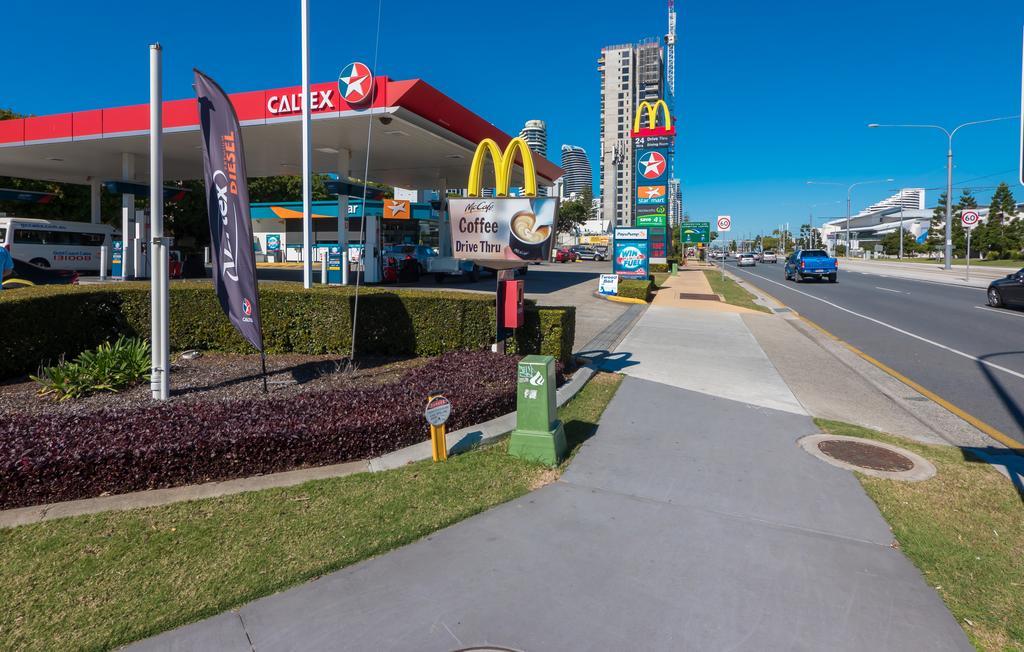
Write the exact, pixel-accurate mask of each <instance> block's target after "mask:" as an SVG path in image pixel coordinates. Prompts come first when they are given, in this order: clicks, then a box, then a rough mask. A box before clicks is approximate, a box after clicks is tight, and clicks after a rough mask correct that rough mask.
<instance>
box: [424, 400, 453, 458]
mask: <svg viewBox="0 0 1024 652" xmlns="http://www.w3.org/2000/svg"><path fill="white" fill-rule="evenodd" d="M451 414H452V402H451V401H449V400H448V399H446V398H445V397H444V396H441V395H440V394H432V395H431V396H430V397H429V398H428V399H427V409H426V410H425V411H424V412H423V416H424V417H426V419H427V423H429V424H430V447H431V449H432V455H433V458H434V461H435V462H443V461H445V460H446V459H448V439H447V437H446V436H445V432H444V424H445V422H446V421H447V420H448V417H450V416H451Z"/></svg>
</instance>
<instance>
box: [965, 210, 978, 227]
mask: <svg viewBox="0 0 1024 652" xmlns="http://www.w3.org/2000/svg"><path fill="white" fill-rule="evenodd" d="M980 220H981V216H980V215H978V211H964V212H962V213H960V221H961V222H962V223H963V225H964V228H965V229H973V228H974V227H976V226H978V222H979V221H980Z"/></svg>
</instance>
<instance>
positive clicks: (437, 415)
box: [423, 395, 452, 426]
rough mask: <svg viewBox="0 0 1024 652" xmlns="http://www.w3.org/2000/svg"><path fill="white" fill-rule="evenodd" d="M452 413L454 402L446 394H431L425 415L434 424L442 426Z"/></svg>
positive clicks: (428, 421)
mask: <svg viewBox="0 0 1024 652" xmlns="http://www.w3.org/2000/svg"><path fill="white" fill-rule="evenodd" d="M451 414H452V403H451V401H449V400H448V399H447V398H445V397H444V396H440V395H438V396H431V397H430V400H429V401H428V402H427V409H426V410H425V411H424V413H423V416H425V417H426V419H427V423H429V424H430V425H432V426H442V425H444V423H445V422H446V421H448V417H450V416H451Z"/></svg>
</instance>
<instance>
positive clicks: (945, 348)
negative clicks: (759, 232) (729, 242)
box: [746, 272, 1024, 380]
mask: <svg viewBox="0 0 1024 652" xmlns="http://www.w3.org/2000/svg"><path fill="white" fill-rule="evenodd" d="M746 273H747V274H750V275H752V276H756V277H758V278H763V279H764V280H766V281H768V282H769V283H774V284H775V285H778V286H779V287H781V288H785V289H787V290H791V291H793V292H796V293H797V294H802V295H804V296H805V297H807V298H809V299H814V300H815V301H820V302H822V303H824V304H827V305H830V306H832V307H833V308H836V309H837V310H842V311H843V312H847V313H850V314H851V315H853V316H855V317H860V318H861V319H866V320H868V321H870V322H874V323H876V324H878V325H879V326H885V327H886V328H889V329H892V330H894V331H896V332H897V333H900V334H902V335H906V336H907V337H912V338H914V339H915V340H919V341H921V342H924V343H925V344H931V345H932V346H934V347H936V348H939V349H942V350H943V351H949V352H950V353H953V354H955V355H959V356H961V357H963V358H967V359H968V360H973V361H974V362H977V363H978V364H983V365H985V366H986V367H991V368H992V369H996V370H998V371H1002V372H1003V373H1006V374H1009V375H1011V376H1014V377H1016V378H1020V379H1021V380H1024V374H1022V373H1019V372H1016V371H1014V370H1013V369H1007V368H1006V367H1003V366H1002V365H997V364H995V363H992V362H989V361H988V360H982V359H981V358H978V357H976V356H973V355H971V354H970V353H964V352H963V351H960V350H958V349H954V348H953V347H951V346H946V345H945V344H941V343H939V342H936V341H934V340H930V339H928V338H926V337H921V336H920V335H917V334H915V333H911V332H910V331H906V330H903V329H902V328H900V327H898V326H893V325H892V324H887V323H885V322H884V321H882V320H880V319H875V318H874V317H868V316H867V315H862V314H861V313H859V312H855V311H853V310H850V309H849V308H844V307H843V306H840V305H839V304H837V303H832V302H831V301H826V300H825V299H822V298H820V297H816V296H814V295H813V294H807V293H806V292H803V291H802V290H798V289H796V288H793V287H789V286H788V285H784V284H782V283H779V282H778V281H773V280H772V279H770V278H767V277H765V276H761V275H760V274H754V273H753V272H746ZM977 307H981V306H977Z"/></svg>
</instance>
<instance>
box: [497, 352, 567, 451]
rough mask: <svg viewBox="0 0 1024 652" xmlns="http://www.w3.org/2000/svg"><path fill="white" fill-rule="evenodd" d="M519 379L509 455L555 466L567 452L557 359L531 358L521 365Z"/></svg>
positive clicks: (546, 357)
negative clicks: (560, 414) (557, 391)
mask: <svg viewBox="0 0 1024 652" xmlns="http://www.w3.org/2000/svg"><path fill="white" fill-rule="evenodd" d="M517 376H518V379H519V380H518V383H517V384H516V429H515V430H514V431H513V432H512V438H511V439H510V440H509V443H508V452H509V454H510V455H514V456H515V457H521V458H523V459H527V460H535V461H538V462H543V463H544V464H548V465H551V466H554V465H555V464H558V463H559V462H561V461H562V459H563V458H564V457H565V454H566V452H567V446H566V444H565V430H564V428H563V427H562V422H561V421H559V420H558V413H557V409H558V404H557V401H556V398H555V389H556V388H555V359H554V358H553V357H552V356H550V355H528V356H526V357H525V358H523V359H522V361H520V363H519V369H518V373H517Z"/></svg>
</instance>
